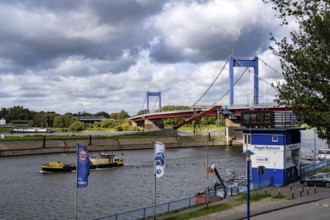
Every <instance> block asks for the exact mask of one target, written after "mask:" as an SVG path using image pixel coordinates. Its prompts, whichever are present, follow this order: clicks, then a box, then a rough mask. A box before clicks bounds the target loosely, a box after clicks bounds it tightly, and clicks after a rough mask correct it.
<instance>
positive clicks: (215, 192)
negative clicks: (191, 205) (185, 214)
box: [194, 165, 227, 204]
mask: <svg viewBox="0 0 330 220" xmlns="http://www.w3.org/2000/svg"><path fill="white" fill-rule="evenodd" d="M206 172H208V173H215V175H216V176H217V177H218V180H219V182H216V183H215V184H214V185H213V187H212V188H211V189H210V188H208V190H207V191H208V192H206V190H205V191H204V192H199V193H197V194H195V195H194V200H195V202H196V203H197V204H204V203H209V202H215V201H218V200H221V199H224V198H226V196H227V187H226V185H225V184H224V182H223V180H222V178H221V177H220V174H219V172H218V170H217V168H216V167H215V166H214V165H212V167H208V168H207V169H206Z"/></svg>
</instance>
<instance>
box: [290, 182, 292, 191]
mask: <svg viewBox="0 0 330 220" xmlns="http://www.w3.org/2000/svg"><path fill="white" fill-rule="evenodd" d="M290 191H292V183H291V184H290Z"/></svg>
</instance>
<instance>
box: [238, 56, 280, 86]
mask: <svg viewBox="0 0 330 220" xmlns="http://www.w3.org/2000/svg"><path fill="white" fill-rule="evenodd" d="M233 58H234V59H235V60H236V62H237V63H238V64H239V65H240V66H243V64H242V63H241V62H239V61H238V60H237V59H236V57H234V56H233ZM258 59H259V60H261V59H260V58H259V57H258ZM261 61H262V60H261ZM262 62H263V63H265V62H264V61H262ZM265 64H266V63H265ZM273 70H275V69H273ZM248 72H249V73H251V71H250V70H248ZM276 73H277V71H276ZM253 75H254V76H256V77H258V79H259V80H261V81H263V82H265V83H266V84H268V85H270V86H271V87H272V88H273V89H275V91H277V92H278V89H277V88H276V87H275V86H274V84H273V83H270V82H268V81H267V80H265V79H263V78H261V77H260V76H258V75H257V74H256V73H253Z"/></svg>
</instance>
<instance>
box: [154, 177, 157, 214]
mask: <svg viewBox="0 0 330 220" xmlns="http://www.w3.org/2000/svg"><path fill="white" fill-rule="evenodd" d="M156 179H157V178H156V173H155V206H154V219H155V220H156V214H157V212H156V207H157V200H156V199H157V187H156V186H157V184H156V183H157V180H156Z"/></svg>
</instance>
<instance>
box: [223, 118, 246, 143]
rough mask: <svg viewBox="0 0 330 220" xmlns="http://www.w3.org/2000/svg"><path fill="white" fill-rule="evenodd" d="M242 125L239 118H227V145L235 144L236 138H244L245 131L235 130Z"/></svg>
mask: <svg viewBox="0 0 330 220" xmlns="http://www.w3.org/2000/svg"><path fill="white" fill-rule="evenodd" d="M240 126H241V124H240V122H239V121H238V120H237V119H228V118H226V121H225V135H226V142H227V145H233V141H234V140H237V139H242V135H243V132H242V131H236V130H235V129H236V128H238V127H240ZM237 141H238V140H237Z"/></svg>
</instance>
